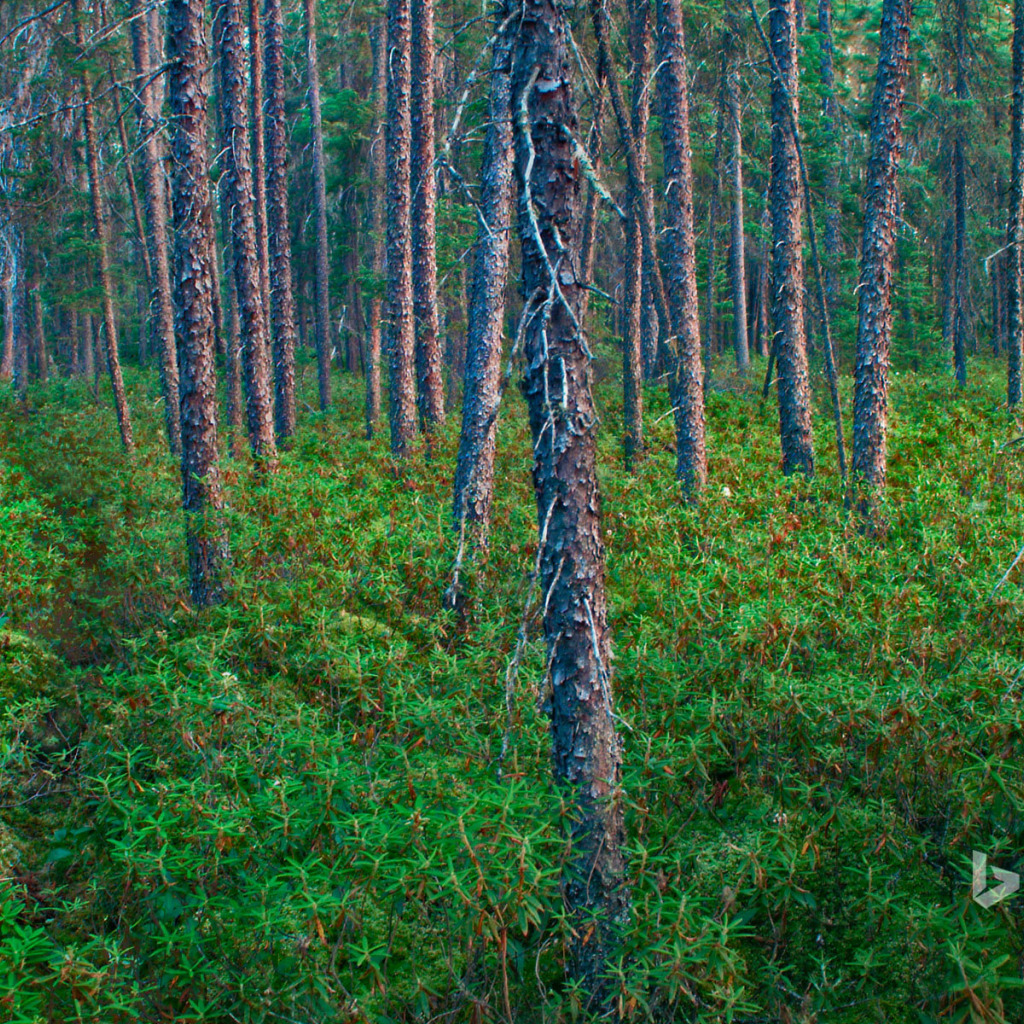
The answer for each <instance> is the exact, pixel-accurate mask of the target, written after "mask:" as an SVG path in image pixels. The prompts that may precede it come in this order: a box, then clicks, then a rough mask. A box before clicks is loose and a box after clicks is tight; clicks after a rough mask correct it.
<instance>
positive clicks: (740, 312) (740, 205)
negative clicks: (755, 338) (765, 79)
mask: <svg viewBox="0 0 1024 1024" xmlns="http://www.w3.org/2000/svg"><path fill="white" fill-rule="evenodd" d="M735 46H736V36H735V35H734V34H733V33H732V32H730V34H729V56H730V60H729V63H728V66H727V68H726V72H725V82H724V87H725V119H726V129H727V131H728V136H729V167H728V172H729V291H730V293H731V294H732V339H733V340H732V345H733V353H734V355H735V356H736V368H737V369H738V370H739V371H740V372H741V373H746V371H747V370H748V369H749V368H750V349H749V347H748V343H747V258H746V232H745V230H744V201H743V122H742V114H741V113H740V89H739V70H738V68H737V64H736V56H735V53H734V52H733V51H734V49H735Z"/></svg>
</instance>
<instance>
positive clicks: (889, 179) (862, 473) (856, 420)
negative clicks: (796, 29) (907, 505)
mask: <svg viewBox="0 0 1024 1024" xmlns="http://www.w3.org/2000/svg"><path fill="white" fill-rule="evenodd" d="M910 14H911V0H885V4H884V5H883V7H882V31H881V36H880V42H879V47H880V49H879V54H878V76H877V78H876V80H875V95H874V99H873V101H872V104H871V128H870V137H869V140H870V147H871V149H870V155H869V156H868V175H867V186H866V188H865V193H864V194H865V209H864V236H863V244H862V248H861V252H862V256H861V270H860V284H859V285H858V287H857V296H858V303H859V310H858V322H857V363H856V369H855V372H854V380H855V384H854V394H853V480H854V486H855V487H856V488H858V489H859V490H860V491H861V492H862V494H861V496H860V497H861V501H860V503H861V504H862V506H863V507H864V508H865V509H867V508H869V507H870V506H871V505H872V504H873V503H874V502H875V501H876V500H877V498H878V497H879V495H880V494H881V491H882V489H883V488H884V487H885V468H886V467H885V453H886V424H887V416H888V404H889V344H890V338H891V335H892V301H891V294H892V274H893V254H894V253H895V250H896V227H897V216H896V215H897V203H898V193H897V186H898V181H897V175H898V172H899V159H900V143H901V138H902V130H903V100H904V96H905V94H906V89H907V71H908V67H909V59H910V56H909V41H910Z"/></svg>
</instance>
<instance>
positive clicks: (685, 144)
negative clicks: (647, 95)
mask: <svg viewBox="0 0 1024 1024" xmlns="http://www.w3.org/2000/svg"><path fill="white" fill-rule="evenodd" d="M657 8H658V54H657V65H658V92H659V95H660V97H661V138H662V146H663V149H664V152H665V211H666V216H665V227H666V233H667V235H668V243H667V246H666V248H667V250H668V253H669V260H668V266H669V287H668V294H669V300H670V302H671V309H672V330H673V334H674V335H675V355H674V365H673V367H672V386H671V391H672V405H673V407H674V409H675V421H676V475H677V476H678V478H679V480H680V482H681V483H682V485H683V493H684V494H685V495H686V496H687V497H688V498H693V497H696V496H697V494H698V493H699V492H700V490H701V489H702V488H703V487H704V485H705V483H706V482H707V472H708V464H707V453H706V449H705V440H704V373H703V367H702V366H701V357H700V316H699V312H698V307H697V255H696V244H695V242H694V235H693V167H692V164H691V157H690V100H689V95H688V90H687V79H686V39H685V37H684V35H683V14H682V6H681V4H680V0H658V4H657Z"/></svg>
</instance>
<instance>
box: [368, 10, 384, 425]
mask: <svg viewBox="0 0 1024 1024" xmlns="http://www.w3.org/2000/svg"><path fill="white" fill-rule="evenodd" d="M386 42H387V24H386V22H385V21H384V20H380V21H377V22H375V23H374V25H373V28H372V29H371V30H370V47H371V50H372V52H373V119H374V123H375V124H376V130H375V132H374V136H373V141H372V142H371V144H370V187H369V210H368V213H369V221H370V223H369V229H370V231H369V234H370V270H371V272H372V274H373V293H372V295H371V297H370V322H369V325H368V327H369V332H368V338H367V344H366V360H365V363H364V367H363V370H364V373H365V375H366V437H367V439H370V438H372V437H373V435H374V434H375V433H376V430H377V422H378V420H379V419H380V351H381V349H380V341H381V309H382V303H381V298H380V294H379V289H380V288H381V287H382V286H383V281H384V195H383V192H384V188H385V175H386V172H385V169H384V118H385V116H386V107H387V95H386V94H387V84H386V82H385V75H384V63H385V59H386V54H385V51H384V47H385V44H386Z"/></svg>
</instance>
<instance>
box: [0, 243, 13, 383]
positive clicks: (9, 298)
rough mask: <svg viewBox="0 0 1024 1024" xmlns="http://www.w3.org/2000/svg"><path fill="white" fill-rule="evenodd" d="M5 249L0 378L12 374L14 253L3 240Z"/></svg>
mask: <svg viewBox="0 0 1024 1024" xmlns="http://www.w3.org/2000/svg"><path fill="white" fill-rule="evenodd" d="M5 245H6V246H7V251H6V252H5V253H4V254H3V274H2V276H0V288H2V290H3V302H4V337H3V344H2V346H0V380H10V379H11V377H12V375H13V374H14V316H15V311H14V305H15V300H14V295H15V273H14V265H13V264H14V253H13V251H12V249H11V247H10V245H9V243H7V242H6V241H5Z"/></svg>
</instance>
